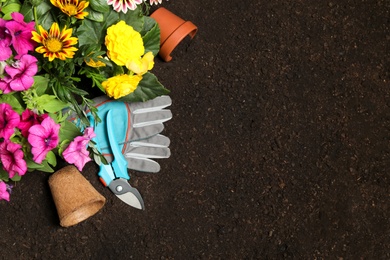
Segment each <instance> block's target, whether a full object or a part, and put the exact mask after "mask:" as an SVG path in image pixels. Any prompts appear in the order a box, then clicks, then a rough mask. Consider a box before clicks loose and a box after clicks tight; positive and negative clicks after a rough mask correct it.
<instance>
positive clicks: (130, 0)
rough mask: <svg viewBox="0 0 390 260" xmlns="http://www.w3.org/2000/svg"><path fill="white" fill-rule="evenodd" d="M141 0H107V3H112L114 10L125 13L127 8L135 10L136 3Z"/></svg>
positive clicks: (140, 2)
mask: <svg viewBox="0 0 390 260" xmlns="http://www.w3.org/2000/svg"><path fill="white" fill-rule="evenodd" d="M142 2H143V0H107V4H108V5H112V6H113V8H114V10H115V11H116V12H121V11H122V12H123V13H127V10H128V9H129V10H135V9H136V8H137V5H139V4H142Z"/></svg>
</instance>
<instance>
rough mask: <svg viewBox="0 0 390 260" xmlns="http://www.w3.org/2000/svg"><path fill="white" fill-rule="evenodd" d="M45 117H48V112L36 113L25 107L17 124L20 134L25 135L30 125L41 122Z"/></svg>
mask: <svg viewBox="0 0 390 260" xmlns="http://www.w3.org/2000/svg"><path fill="white" fill-rule="evenodd" d="M47 117H49V115H48V114H43V115H38V114H36V113H34V112H33V111H31V110H30V109H26V110H24V111H23V113H22V118H21V120H20V122H19V124H18V128H19V129H20V130H21V133H22V135H23V136H24V137H27V136H28V130H29V129H30V127H32V126H33V125H38V124H41V122H42V121H43V120H44V119H45V118H47Z"/></svg>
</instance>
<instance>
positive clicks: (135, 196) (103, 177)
mask: <svg viewBox="0 0 390 260" xmlns="http://www.w3.org/2000/svg"><path fill="white" fill-rule="evenodd" d="M111 113H112V111H111V110H110V111H108V113H107V115H106V123H107V124H106V128H107V129H106V130H107V136H108V141H109V145H110V149H111V152H112V154H113V157H114V160H113V161H112V162H111V163H110V164H103V163H101V164H100V170H99V173H98V176H99V178H100V181H101V182H102V183H103V185H104V186H106V187H108V188H109V189H110V190H111V191H112V192H113V193H114V194H115V195H116V196H117V197H118V198H119V199H120V200H122V201H123V202H125V203H126V204H128V205H130V206H132V207H135V208H137V209H144V201H143V199H142V196H141V194H140V193H139V191H138V190H137V189H136V188H134V187H132V186H131V185H130V184H129V182H128V180H130V176H129V174H128V172H127V161H126V159H125V158H124V156H123V154H122V152H121V151H120V149H119V146H118V142H117V140H116V137H115V134H114V124H113V122H112V115H111ZM89 120H90V122H91V124H92V125H94V119H93V117H89ZM103 120H104V119H103ZM93 141H94V142H95V143H96V147H97V148H98V150H99V151H100V147H99V144H98V142H97V140H96V137H95V139H94V140H93Z"/></svg>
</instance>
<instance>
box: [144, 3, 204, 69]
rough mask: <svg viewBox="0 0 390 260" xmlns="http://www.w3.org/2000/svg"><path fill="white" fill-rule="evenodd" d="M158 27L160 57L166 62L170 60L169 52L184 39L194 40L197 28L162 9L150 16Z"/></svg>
mask: <svg viewBox="0 0 390 260" xmlns="http://www.w3.org/2000/svg"><path fill="white" fill-rule="evenodd" d="M150 16H151V17H152V18H153V19H155V20H156V22H157V24H158V26H159V27H160V52H159V55H160V57H161V58H162V59H163V60H164V61H166V62H168V61H170V60H172V57H171V52H172V51H173V50H174V49H175V48H176V46H177V45H178V44H179V43H180V42H181V41H182V40H183V39H184V38H185V37H186V36H190V37H191V38H194V36H195V34H196V32H197V31H198V27H196V26H195V25H194V24H193V23H192V22H190V21H184V20H183V19H182V18H180V17H179V16H177V15H175V14H174V13H172V12H170V11H168V10H167V9H165V8H164V7H160V8H158V9H157V10H156V11H154V12H153V13H152V14H151V15H150Z"/></svg>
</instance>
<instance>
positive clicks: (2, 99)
mask: <svg viewBox="0 0 390 260" xmlns="http://www.w3.org/2000/svg"><path fill="white" fill-rule="evenodd" d="M15 95H16V93H10V94H2V95H0V103H8V104H9V105H10V106H11V107H12V109H13V110H15V111H16V112H17V113H19V114H21V113H22V112H23V111H24V108H23V107H22V105H21V104H20V102H19V100H18V98H17V97H16V96H15Z"/></svg>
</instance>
